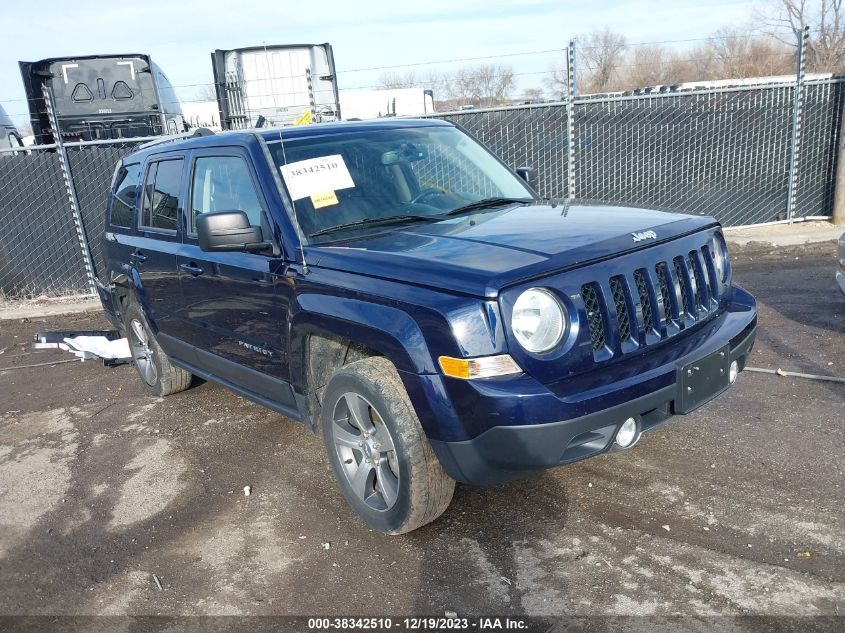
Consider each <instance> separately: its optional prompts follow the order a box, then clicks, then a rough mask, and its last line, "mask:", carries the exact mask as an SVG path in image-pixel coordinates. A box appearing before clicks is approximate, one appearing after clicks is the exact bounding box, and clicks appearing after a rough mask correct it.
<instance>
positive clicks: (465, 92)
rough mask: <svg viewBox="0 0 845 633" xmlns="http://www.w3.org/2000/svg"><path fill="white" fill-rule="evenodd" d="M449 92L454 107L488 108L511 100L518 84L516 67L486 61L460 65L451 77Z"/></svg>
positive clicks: (451, 104) (448, 83) (450, 103)
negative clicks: (471, 64)
mask: <svg viewBox="0 0 845 633" xmlns="http://www.w3.org/2000/svg"><path fill="white" fill-rule="evenodd" d="M446 84H447V86H446V87H447V95H448V98H449V99H448V100H449V104H448V105H450V106H452V107H460V106H465V105H476V106H481V107H488V106H494V105H502V104H503V103H507V102H508V100H509V98H510V95H511V94H512V93H513V90H514V88H515V87H516V80H515V77H514V72H513V68H511V67H510V66H507V65H504V64H484V65H481V66H467V67H465V68H459V69H458V70H457V71H455V72H454V73H452V75H451V76H449V77H448V81H447V82H446Z"/></svg>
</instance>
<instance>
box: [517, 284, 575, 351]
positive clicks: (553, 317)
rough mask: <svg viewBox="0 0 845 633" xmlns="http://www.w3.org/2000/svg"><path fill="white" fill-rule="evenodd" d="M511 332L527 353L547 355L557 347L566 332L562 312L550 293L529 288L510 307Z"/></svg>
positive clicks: (564, 316)
mask: <svg viewBox="0 0 845 633" xmlns="http://www.w3.org/2000/svg"><path fill="white" fill-rule="evenodd" d="M511 328H512V329H513V334H514V336H515V337H516V340H517V341H518V342H519V344H520V345H522V347H524V348H525V349H526V350H528V351H529V352H533V353H535V354H539V353H542V352H548V351H549V350H550V349H552V348H553V347H555V346H556V345H557V344H558V343H560V339H561V338H563V333H564V331H565V330H566V311H565V309H564V307H563V306H562V305H561V303H560V301H558V300H557V297H555V296H554V295H553V294H552V293H551V292H549V291H548V290H545V289H544V288H529V289H528V290H526V291H525V292H523V293H522V294H521V295H519V298H517V300H516V303H514V304H513V315H512V316H511Z"/></svg>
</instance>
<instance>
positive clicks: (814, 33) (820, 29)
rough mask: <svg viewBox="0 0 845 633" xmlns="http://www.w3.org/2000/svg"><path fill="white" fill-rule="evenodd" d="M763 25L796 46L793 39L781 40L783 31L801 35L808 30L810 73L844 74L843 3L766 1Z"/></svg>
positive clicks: (802, 0)
mask: <svg viewBox="0 0 845 633" xmlns="http://www.w3.org/2000/svg"><path fill="white" fill-rule="evenodd" d="M769 4H770V8H769V10H768V11H767V12H766V13H764V14H763V16H762V18H763V22H764V23H765V24H767V25H768V26H769V27H772V28H773V29H775V30H774V32H773V35H776V36H777V37H778V38H779V39H781V40H782V41H784V42H786V43H788V44H790V45H792V46H795V44H796V42H795V39H794V38H784V36H783V30H782V29H783V27H784V26H786V27H789V28H791V29H792V30H793V31H800V30H801V29H803V28H804V27H805V26H809V27H810V36H809V40H808V46H807V67H808V68H809V69H810V70H811V71H813V72H833V73H837V72H842V71H843V70H845V60H844V59H843V58H844V57H845V8H843V6H842V4H843V0H769Z"/></svg>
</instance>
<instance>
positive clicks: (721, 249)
mask: <svg viewBox="0 0 845 633" xmlns="http://www.w3.org/2000/svg"><path fill="white" fill-rule="evenodd" d="M713 266H714V267H715V268H716V276H717V277H718V278H719V282H720V283H723V284H726V283H728V272H729V268H730V266H729V263H728V247H727V244H725V238H723V237H722V235H721V234H720V233H716V235H714V236H713Z"/></svg>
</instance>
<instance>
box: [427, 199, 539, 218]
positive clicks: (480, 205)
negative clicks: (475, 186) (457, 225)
mask: <svg viewBox="0 0 845 633" xmlns="http://www.w3.org/2000/svg"><path fill="white" fill-rule="evenodd" d="M532 202H533V199H532V198H498V197H496V198H482V199H481V200H476V201H475V202H470V203H469V204H465V205H464V206H462V207H458V208H457V209H452V210H451V211H449V212H448V213H444V214H443V215H460V214H461V213H467V212H468V211H475V210H476V209H485V208H489V209H492V208H493V207H501V206H502V205H505V204H531V203H532Z"/></svg>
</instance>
